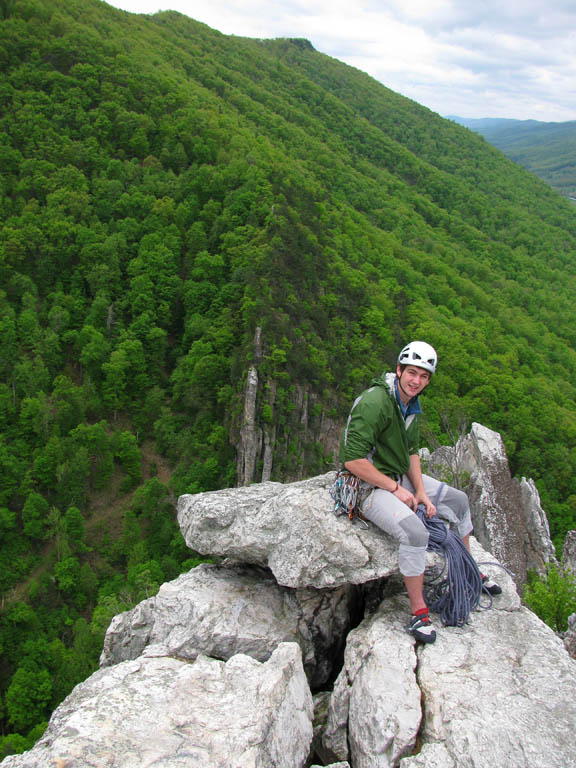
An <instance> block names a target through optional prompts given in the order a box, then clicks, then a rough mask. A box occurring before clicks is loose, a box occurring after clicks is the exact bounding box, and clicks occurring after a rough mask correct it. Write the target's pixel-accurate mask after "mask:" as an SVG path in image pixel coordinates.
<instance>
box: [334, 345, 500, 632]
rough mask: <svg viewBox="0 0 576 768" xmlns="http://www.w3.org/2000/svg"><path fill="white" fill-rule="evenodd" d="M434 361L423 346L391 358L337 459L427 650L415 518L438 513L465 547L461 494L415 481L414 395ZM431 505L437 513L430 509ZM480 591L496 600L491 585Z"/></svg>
mask: <svg viewBox="0 0 576 768" xmlns="http://www.w3.org/2000/svg"><path fill="white" fill-rule="evenodd" d="M436 364H437V355H436V351H435V349H434V348H433V347H431V346H430V345H429V344H427V343H426V342H424V341H412V342H410V344H407V345H406V346H405V347H404V349H403V350H402V351H401V352H400V354H399V356H398V362H397V366H396V373H387V374H385V375H384V376H382V377H380V378H377V379H374V381H373V382H372V386H371V387H370V388H369V389H367V390H366V391H365V392H363V393H362V394H361V395H360V397H358V398H357V400H356V401H355V403H354V405H353V406H352V410H351V411H350V415H349V417H348V422H347V424H346V428H345V430H344V434H343V437H342V447H341V460H342V462H343V464H344V466H345V468H346V469H347V470H348V471H349V472H352V474H354V475H356V476H357V477H359V478H360V480H362V481H363V482H362V483H361V492H362V495H363V496H365V495H366V494H368V495H367V498H366V499H365V501H364V502H363V503H362V514H363V515H364V517H365V518H366V519H367V520H370V521H371V522H372V523H374V524H375V525H377V526H378V527H379V528H381V529H382V530H384V531H386V533H389V534H390V535H391V536H393V537H394V538H395V539H396V540H397V541H398V542H399V546H398V565H399V568H400V573H401V574H402V576H403V578H404V584H405V586H406V591H407V592H408V598H409V600H410V610H411V613H412V617H411V620H410V623H409V625H408V627H407V629H408V631H409V632H410V633H411V634H413V635H414V637H415V638H416V639H417V640H420V641H421V642H424V643H433V642H434V640H435V639H436V632H435V630H434V627H433V626H432V622H431V620H430V616H429V615H428V607H427V606H426V602H425V600H424V595H423V585H424V567H425V565H426V547H427V545H428V531H427V529H426V526H425V525H424V524H423V523H422V521H421V520H420V518H419V517H418V516H417V515H416V509H417V507H418V505H419V504H423V505H424V506H425V508H426V515H427V516H428V517H432V516H433V515H436V514H438V515H439V516H440V517H442V518H443V519H445V520H447V521H448V522H449V523H450V524H452V525H453V526H454V527H455V528H456V530H457V532H458V534H459V535H460V537H461V538H462V540H463V541H464V543H465V544H466V546H467V547H469V536H470V533H471V531H472V521H471V519H470V506H469V503H468V497H467V496H466V494H465V493H464V492H463V491H459V490H457V489H456V488H452V487H450V486H448V485H445V486H444V487H443V488H442V491H441V494H440V498H438V499H437V498H436V497H437V494H438V491H439V490H440V486H441V483H440V482H439V481H438V480H435V479H434V478H432V477H429V476H427V475H423V474H422V469H421V467H420V457H419V455H418V450H419V447H420V446H419V442H420V434H419V428H418V415H419V414H420V413H421V409H420V404H419V401H418V396H419V395H420V394H421V392H422V391H423V390H424V389H425V388H426V387H427V386H428V384H429V383H430V379H431V378H432V375H433V374H434V373H435V371H436ZM432 499H434V501H435V502H436V504H437V506H435V504H434V503H433V502H432ZM485 587H486V588H487V589H488V590H489V591H491V592H492V594H498V593H499V592H500V591H501V590H500V588H499V587H498V585H496V584H487V583H486V584H485Z"/></svg>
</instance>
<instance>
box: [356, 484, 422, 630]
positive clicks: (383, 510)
mask: <svg viewBox="0 0 576 768" xmlns="http://www.w3.org/2000/svg"><path fill="white" fill-rule="evenodd" d="M362 514H363V515H364V517H365V518H366V519H367V520H370V522H372V523H374V525H376V526H378V527H379V528H381V529H382V530H383V531H385V532H386V533H388V534H390V535H391V536H393V537H394V538H395V539H396V540H397V541H398V542H399V544H398V566H399V569H400V573H401V574H402V577H403V579H404V585H405V587H406V591H407V593H408V599H409V601H410V612H411V613H412V619H411V621H410V623H409V624H408V626H407V630H408V631H409V632H410V633H411V634H412V635H413V636H414V637H415V638H416V639H417V640H420V641H421V642H424V643H433V642H434V640H435V639H436V632H435V631H434V627H433V626H432V622H431V621H430V617H429V616H428V607H427V606H426V601H425V600H424V594H423V585H424V567H425V565H426V547H427V546H428V531H427V529H426V527H425V525H424V524H423V523H422V521H421V520H420V519H419V518H418V516H417V515H416V514H415V513H414V512H413V511H412V510H411V509H410V507H407V506H406V504H403V503H402V502H401V501H399V500H398V499H397V498H396V496H394V494H392V493H390V492H389V491H384V490H382V489H380V488H377V489H375V490H374V491H373V492H372V493H371V494H370V496H369V497H368V498H367V499H366V501H365V502H364V504H363V505H362Z"/></svg>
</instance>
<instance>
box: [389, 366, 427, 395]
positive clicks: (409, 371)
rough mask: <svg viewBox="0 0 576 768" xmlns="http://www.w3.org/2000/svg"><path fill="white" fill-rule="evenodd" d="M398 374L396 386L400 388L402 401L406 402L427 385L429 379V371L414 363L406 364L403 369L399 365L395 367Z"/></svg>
mask: <svg viewBox="0 0 576 768" xmlns="http://www.w3.org/2000/svg"><path fill="white" fill-rule="evenodd" d="M396 375H397V376H398V386H399V388H400V397H401V399H402V402H403V403H407V402H408V401H409V400H411V399H412V398H413V397H416V395H419V394H420V392H422V390H423V389H424V388H425V387H426V386H427V385H428V383H429V381H430V372H429V371H425V370H424V368H417V367H416V366H415V365H407V366H406V367H405V368H404V370H402V367H401V366H400V365H399V366H398V367H397V368H396Z"/></svg>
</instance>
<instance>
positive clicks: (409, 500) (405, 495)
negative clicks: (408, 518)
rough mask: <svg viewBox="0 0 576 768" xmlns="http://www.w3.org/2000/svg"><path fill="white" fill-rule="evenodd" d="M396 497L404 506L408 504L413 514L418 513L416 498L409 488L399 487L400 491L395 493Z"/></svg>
mask: <svg viewBox="0 0 576 768" xmlns="http://www.w3.org/2000/svg"><path fill="white" fill-rule="evenodd" d="M394 496H396V498H397V499H400V501H401V502H402V503H403V504H406V506H407V507H410V509H411V510H412V511H413V512H416V507H417V506H418V502H417V501H416V496H414V494H413V493H411V492H410V491H409V490H408V489H407V488H403V487H402V486H401V485H399V486H398V490H397V491H394Z"/></svg>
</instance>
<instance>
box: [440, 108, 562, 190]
mask: <svg viewBox="0 0 576 768" xmlns="http://www.w3.org/2000/svg"><path fill="white" fill-rule="evenodd" d="M448 119H449V120H453V121H454V122H455V123H459V124H460V125H463V126H465V127H466V128H470V130H471V131H475V132H476V133H479V134H480V135H481V136H484V138H485V139H486V140H487V141H489V142H490V144H493V145H494V146H495V147H497V148H498V149H499V150H500V151H501V152H503V153H504V154H505V155H506V156H507V157H509V158H510V159H511V160H514V162H516V163H519V164H520V165H522V166H524V168H527V169H528V170H529V171H532V173H534V174H536V176H539V177H540V178H541V179H544V181H546V182H548V184H550V186H551V187H554V189H556V190H557V191H558V192H560V194H561V195H564V196H566V197H571V198H576V120H570V121H569V122H566V123H543V122H539V121H538V120H509V119H505V118H490V117H486V118H479V119H473V118H466V117H456V116H453V115H450V116H449V117H448Z"/></svg>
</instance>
